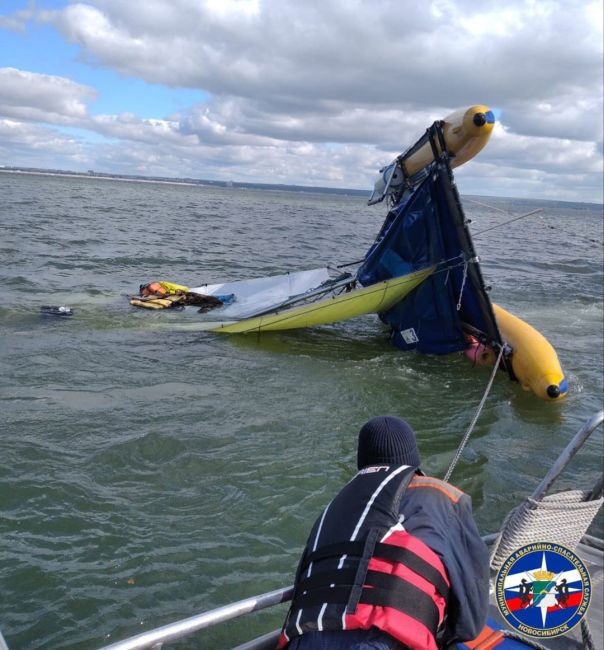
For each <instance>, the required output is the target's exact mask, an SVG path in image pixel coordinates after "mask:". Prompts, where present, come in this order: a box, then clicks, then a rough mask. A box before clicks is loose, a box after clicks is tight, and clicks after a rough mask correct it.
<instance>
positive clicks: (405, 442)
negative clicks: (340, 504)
mask: <svg viewBox="0 0 604 650" xmlns="http://www.w3.org/2000/svg"><path fill="white" fill-rule="evenodd" d="M381 463H383V464H385V465H411V466H413V467H419V463H420V459H419V449H418V448H417V442H416V440H415V433H414V431H413V429H412V428H411V427H410V426H409V425H408V424H407V423H406V422H405V420H401V419H400V418H396V417H394V416H392V415H380V416H379V417H376V418H372V419H371V420H369V422H366V423H365V424H364V425H363V427H362V429H361V430H360V431H359V447H358V450H357V466H358V468H359V469H363V468H364V467H367V466H368V465H379V464H381Z"/></svg>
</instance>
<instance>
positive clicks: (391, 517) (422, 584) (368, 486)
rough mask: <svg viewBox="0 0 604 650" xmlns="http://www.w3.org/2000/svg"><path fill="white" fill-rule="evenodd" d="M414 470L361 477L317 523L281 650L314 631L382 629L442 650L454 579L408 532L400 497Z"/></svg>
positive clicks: (375, 469) (383, 468)
mask: <svg viewBox="0 0 604 650" xmlns="http://www.w3.org/2000/svg"><path fill="white" fill-rule="evenodd" d="M414 473H415V468H414V467H408V466H405V465H403V466H398V467H397V466H388V465H377V466H371V467H367V468H364V469H362V470H361V471H360V472H359V473H358V474H357V475H356V476H355V477H354V478H353V479H352V480H351V481H350V482H349V483H348V484H347V485H346V486H345V487H344V488H343V489H342V490H341V491H340V492H339V493H338V494H337V495H336V497H335V498H334V500H333V501H332V502H331V503H330V504H329V505H328V506H327V508H326V509H325V510H324V512H323V514H322V515H321V517H319V519H318V520H317V521H316V522H315V525H314V526H313V529H312V531H311V534H310V536H309V538H308V541H307V544H306V548H305V550H304V553H303V555H302V558H301V560H300V564H299V565H298V571H297V573H296V581H295V585H294V594H293V598H292V603H291V607H290V610H289V613H288V615H287V619H286V621H285V625H284V627H283V630H282V632H281V636H280V638H279V643H278V645H277V648H278V649H281V648H285V647H286V646H287V644H288V643H289V641H291V640H292V639H293V638H294V637H296V636H300V635H302V634H304V633H305V632H311V631H322V630H325V631H333V630H353V629H363V630H368V629H370V628H371V627H377V628H379V629H380V630H382V631H383V632H386V633H388V634H390V635H391V636H392V637H394V638H395V639H397V640H398V641H400V642H401V643H403V644H405V645H406V646H408V647H409V648H412V649H417V650H436V649H437V648H438V643H437V640H436V637H437V633H438V630H439V627H440V626H441V625H442V623H443V620H444V616H445V609H446V605H447V599H448V596H449V579H448V577H447V573H446V571H445V567H444V565H443V563H442V562H441V560H440V558H439V557H438V556H437V555H436V553H434V552H433V551H432V550H431V549H430V548H428V546H427V545H426V544H425V543H424V542H422V541H421V540H420V539H418V538H417V537H415V536H413V535H411V534H409V533H408V532H407V531H405V529H404V528H403V525H402V523H401V519H402V517H401V516H400V510H399V508H400V502H401V497H402V495H403V493H404V491H405V489H406V488H407V485H408V484H409V482H410V481H411V479H412V478H413V475H414Z"/></svg>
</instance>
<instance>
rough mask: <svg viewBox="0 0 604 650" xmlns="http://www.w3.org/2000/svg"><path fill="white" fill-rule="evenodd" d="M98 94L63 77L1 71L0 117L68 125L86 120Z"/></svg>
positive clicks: (15, 70)
mask: <svg viewBox="0 0 604 650" xmlns="http://www.w3.org/2000/svg"><path fill="white" fill-rule="evenodd" d="M95 97H96V92H95V91H94V90H93V89H92V88H89V87H87V86H82V85H80V84H77V83H75V82H73V81H71V80H69V79H66V78H64V77H56V76H51V75H46V74H37V73H35V72H27V71H24V70H17V69H15V68H0V115H4V116H8V117H16V118H21V119H28V120H39V121H41V122H59V123H68V122H73V121H78V120H82V119H84V118H85V117H86V114H87V109H86V102H87V101H90V100H92V99H94V98H95Z"/></svg>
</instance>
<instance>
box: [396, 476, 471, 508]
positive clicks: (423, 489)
mask: <svg viewBox="0 0 604 650" xmlns="http://www.w3.org/2000/svg"><path fill="white" fill-rule="evenodd" d="M408 488H409V489H412V490H417V494H418V495H420V494H421V495H423V494H426V495H428V494H430V495H434V496H439V497H441V498H443V497H445V498H447V499H448V500H449V501H451V502H452V503H457V502H458V501H459V500H460V499H461V498H462V497H464V496H466V494H465V492H463V491H462V490H460V489H459V488H456V487H455V486H454V485H451V483H447V482H446V481H442V480H441V479H438V478H435V477H433V476H414V477H413V479H412V480H411V482H410V483H409V486H408Z"/></svg>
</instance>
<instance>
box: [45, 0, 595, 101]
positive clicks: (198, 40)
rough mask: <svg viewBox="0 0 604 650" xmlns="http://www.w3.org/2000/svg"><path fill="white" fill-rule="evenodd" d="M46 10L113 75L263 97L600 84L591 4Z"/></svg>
mask: <svg viewBox="0 0 604 650" xmlns="http://www.w3.org/2000/svg"><path fill="white" fill-rule="evenodd" d="M237 6H241V8H242V9H241V10H240V11H233V8H234V7H237ZM219 7H220V9H219ZM246 8H247V10H246ZM250 8H252V9H253V10H252V9H250ZM229 9H230V10H229ZM45 18H46V20H49V21H52V22H53V23H54V24H55V25H56V26H57V27H58V29H60V30H61V31H62V32H63V34H64V35H65V37H66V38H67V39H68V40H69V41H70V42H72V43H75V44H77V45H79V46H80V47H81V48H82V53H83V55H84V56H85V57H90V58H91V59H92V60H95V61H98V62H99V63H101V64H102V65H106V66H108V67H111V68H112V69H116V70H119V71H120V72H121V73H123V74H128V75H132V76H136V77H140V78H144V79H146V80H147V81H149V82H152V83H163V84H167V85H174V86H182V87H192V88H204V89H205V90H208V91H209V92H212V93H214V94H227V95H232V96H236V97H246V98H253V99H259V98H260V97H262V98H263V99H264V100H265V101H270V102H278V101H283V100H289V101H293V103H295V104H299V102H300V100H301V98H304V99H305V102H304V103H305V104H306V105H308V104H310V103H314V102H317V101H324V100H335V101H344V102H354V103H356V104H358V105H360V106H372V105H375V104H381V103H385V104H388V105H389V106H395V107H403V108H404V107H406V106H409V105H416V106H424V105H429V106H433V105H442V103H443V98H447V104H448V105H449V106H458V105H465V104H467V103H468V97H473V98H476V99H474V100H473V101H476V100H478V99H480V100H481V101H485V102H491V103H493V104H496V105H498V104H501V103H504V102H513V101H518V100H524V99H526V98H527V97H535V96H537V97H540V98H541V100H542V101H548V100H549V99H551V98H555V97H557V96H558V95H559V93H561V92H564V91H566V90H567V85H568V82H569V79H572V80H573V83H574V84H575V86H576V87H577V88H587V87H589V88H591V87H592V85H593V82H594V79H601V74H599V72H600V70H601V61H600V60H599V58H598V57H597V56H594V54H595V53H596V50H597V49H598V48H599V47H601V45H597V33H594V29H596V30H597V28H594V27H593V24H592V23H591V21H592V20H593V11H590V10H589V5H585V3H582V2H572V1H570V2H565V3H559V2H533V1H529V0H526V1H517V2H514V3H510V4H504V5H501V3H495V2H483V3H478V4H477V3H475V2H469V1H467V0H459V1H458V2H445V1H442V0H435V1H433V2H426V3H421V4H419V3H415V4H414V5H413V6H412V7H411V6H406V7H405V5H404V4H401V3H400V2H394V1H390V0H383V1H382V2H377V3H371V4H369V3H357V2H349V1H348V0H324V1H323V2H321V3H320V4H317V3H298V2H283V1H282V0H265V1H264V2H258V3H242V4H241V5H239V3H235V2H231V3H228V8H227V5H224V6H223V5H221V3H217V2H205V3H203V2H196V1H193V0H174V1H173V2H171V3H167V2H163V1H160V0H152V1H150V2H146V3H145V11H140V6H139V5H138V4H137V3H123V2H117V1H116V0H97V1H96V2H94V3H87V4H84V3H76V4H72V5H69V6H68V7H66V8H65V9H63V10H61V11H57V12H47V13H46V14H45ZM537 26H538V28H537ZM569 42H571V43H572V44H573V46H572V47H564V46H563V45H562V44H563V43H569Z"/></svg>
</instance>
